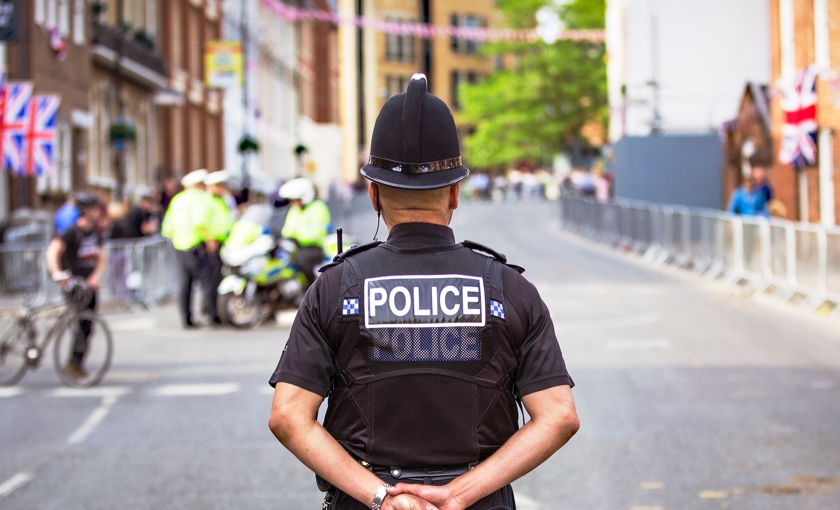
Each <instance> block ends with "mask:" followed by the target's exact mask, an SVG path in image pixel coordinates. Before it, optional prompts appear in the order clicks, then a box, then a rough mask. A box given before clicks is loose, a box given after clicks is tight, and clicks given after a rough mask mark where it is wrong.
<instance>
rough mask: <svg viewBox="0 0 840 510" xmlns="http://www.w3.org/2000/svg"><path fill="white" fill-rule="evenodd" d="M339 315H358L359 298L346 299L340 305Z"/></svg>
mask: <svg viewBox="0 0 840 510" xmlns="http://www.w3.org/2000/svg"><path fill="white" fill-rule="evenodd" d="M341 315H359V298H348V299H345V300H344V304H343V305H341Z"/></svg>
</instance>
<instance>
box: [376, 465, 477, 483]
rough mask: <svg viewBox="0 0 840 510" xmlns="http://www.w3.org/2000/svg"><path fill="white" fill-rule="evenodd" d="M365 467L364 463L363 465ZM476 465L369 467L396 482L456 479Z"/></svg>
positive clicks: (377, 473)
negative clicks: (416, 479)
mask: <svg viewBox="0 0 840 510" xmlns="http://www.w3.org/2000/svg"><path fill="white" fill-rule="evenodd" d="M362 465H364V463H363V464H362ZM475 466H476V464H466V465H462V466H429V467H397V466H371V465H367V466H365V467H367V468H368V469H370V470H371V471H372V472H373V474H375V475H381V476H390V477H391V478H394V479H396V480H403V479H414V478H421V479H422V478H455V477H456V476H461V475H463V474H464V473H466V472H467V471H470V470H471V469H473V468H474V467H475Z"/></svg>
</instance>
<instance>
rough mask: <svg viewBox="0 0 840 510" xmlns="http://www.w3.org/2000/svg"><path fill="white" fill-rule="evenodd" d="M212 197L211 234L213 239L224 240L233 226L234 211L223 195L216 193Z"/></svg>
mask: <svg viewBox="0 0 840 510" xmlns="http://www.w3.org/2000/svg"><path fill="white" fill-rule="evenodd" d="M210 197H211V198H212V203H213V206H212V216H213V218H212V219H211V221H210V235H211V236H212V238H213V239H216V240H218V241H224V240H225V239H227V236H228V234H230V229H231V227H233V212H231V210H230V207H229V206H228V203H227V201H226V200H225V199H224V198H223V197H217V196H214V195H211V196H210Z"/></svg>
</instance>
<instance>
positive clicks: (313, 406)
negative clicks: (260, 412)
mask: <svg viewBox="0 0 840 510" xmlns="http://www.w3.org/2000/svg"><path fill="white" fill-rule="evenodd" d="M323 400H324V398H323V397H322V396H321V395H318V394H316V393H313V392H311V391H308V390H305V389H303V388H300V387H298V386H294V385H291V384H286V383H277V386H276V387H275V389H274V401H273V402H272V404H271V417H270V418H269V420H268V426H269V428H270V429H271V431H272V432H273V433H274V435H275V436H276V437H277V439H278V440H279V441H280V442H281V443H282V444H283V446H285V447H286V448H287V449H288V450H289V451H290V452H292V454H294V456H295V457H297V458H298V459H299V460H300V461H301V462H303V463H304V464H305V465H306V466H307V467H308V468H309V469H311V470H312V471H314V472H315V473H317V474H318V475H320V476H321V477H322V478H324V479H325V480H328V481H329V482H330V483H332V484H334V485H335V486H336V487H338V488H339V489H340V490H341V491H343V492H345V493H347V494H348V495H349V496H351V497H353V498H354V499H356V500H357V501H361V502H363V503H365V504H367V505H370V502H372V501H373V497H374V495H375V494H376V489H378V488H379V487H381V486H382V480H380V479H379V478H377V477H376V475H374V474H373V473H371V472H370V471H368V470H367V469H365V468H364V467H362V465H361V464H359V463H358V462H356V461H355V460H354V459H353V458H352V457H351V456H350V455H349V454H348V453H347V452H345V451H344V449H343V448H342V447H341V445H339V444H338V442H337V441H336V440H335V439H333V437H332V436H331V435H330V434H329V432H327V431H326V429H324V427H322V426H321V424H320V423H318V421H317V415H318V408H319V407H320V406H321V403H322V402H323ZM388 508H392V509H405V510H436V507H435V506H433V505H430V504H428V503H425V502H423V501H421V500H420V499H419V498H416V497H413V496H410V495H403V496H399V497H396V498H395V497H388V498H386V504H384V505H383V509H388Z"/></svg>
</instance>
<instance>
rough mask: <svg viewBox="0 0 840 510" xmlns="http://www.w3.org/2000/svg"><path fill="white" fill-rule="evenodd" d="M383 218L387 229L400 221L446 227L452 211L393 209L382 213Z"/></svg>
mask: <svg viewBox="0 0 840 510" xmlns="http://www.w3.org/2000/svg"><path fill="white" fill-rule="evenodd" d="M383 219H384V220H385V226H386V227H388V230H391V229H392V228H394V226H396V225H399V224H401V223H431V224H433V225H441V226H444V227H448V226H449V222H450V221H451V220H452V211H447V212H446V213H444V212H442V211H427V210H407V211H393V212H391V213H390V214H387V213H386V214H383Z"/></svg>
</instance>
